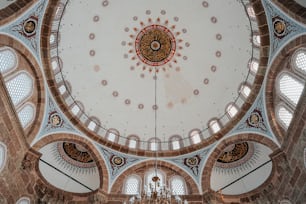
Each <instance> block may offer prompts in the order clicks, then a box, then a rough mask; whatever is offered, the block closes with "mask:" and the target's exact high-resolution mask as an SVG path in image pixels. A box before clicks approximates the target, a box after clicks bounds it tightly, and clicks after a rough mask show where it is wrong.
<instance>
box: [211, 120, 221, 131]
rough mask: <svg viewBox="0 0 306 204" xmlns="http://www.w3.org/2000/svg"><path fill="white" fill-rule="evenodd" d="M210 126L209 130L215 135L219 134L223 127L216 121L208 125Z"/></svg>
mask: <svg viewBox="0 0 306 204" xmlns="http://www.w3.org/2000/svg"><path fill="white" fill-rule="evenodd" d="M208 126H209V129H210V131H211V133H213V134H214V133H216V132H218V131H219V130H220V129H221V125H220V123H219V121H218V120H216V119H213V120H211V121H210V122H209V123H208Z"/></svg>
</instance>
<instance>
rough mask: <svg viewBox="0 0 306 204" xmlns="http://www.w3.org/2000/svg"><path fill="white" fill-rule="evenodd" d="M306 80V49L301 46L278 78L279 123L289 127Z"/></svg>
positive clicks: (285, 127) (276, 86)
mask: <svg viewBox="0 0 306 204" xmlns="http://www.w3.org/2000/svg"><path fill="white" fill-rule="evenodd" d="M305 81H306V49H305V48H300V49H298V50H297V51H295V52H294V54H293V55H292V56H291V63H290V69H289V70H286V71H283V72H281V73H280V74H279V75H278V76H277V78H276V84H275V89H276V91H277V94H278V97H279V102H278V104H277V105H276V108H275V112H276V118H277V120H278V122H279V124H280V125H281V126H282V127H283V128H284V129H287V128H288V127H289V125H290V123H291V120H292V118H293V113H294V111H295V109H296V106H297V104H298V102H299V100H300V97H301V95H302V93H303V90H304V87H305Z"/></svg>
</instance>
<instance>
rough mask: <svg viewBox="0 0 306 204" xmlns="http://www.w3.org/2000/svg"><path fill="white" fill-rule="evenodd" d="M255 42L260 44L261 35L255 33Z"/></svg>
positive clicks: (257, 44) (256, 44)
mask: <svg viewBox="0 0 306 204" xmlns="http://www.w3.org/2000/svg"><path fill="white" fill-rule="evenodd" d="M253 44H254V45H255V46H257V47H259V46H260V35H259V34H254V35H253Z"/></svg>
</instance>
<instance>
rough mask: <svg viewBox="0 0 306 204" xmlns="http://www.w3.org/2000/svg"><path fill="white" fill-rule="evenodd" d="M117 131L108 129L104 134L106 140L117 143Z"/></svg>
mask: <svg viewBox="0 0 306 204" xmlns="http://www.w3.org/2000/svg"><path fill="white" fill-rule="evenodd" d="M119 134H120V133H119V131H118V130H115V129H109V130H108V131H107V133H106V139H107V140H108V141H111V142H117V141H118V140H119Z"/></svg>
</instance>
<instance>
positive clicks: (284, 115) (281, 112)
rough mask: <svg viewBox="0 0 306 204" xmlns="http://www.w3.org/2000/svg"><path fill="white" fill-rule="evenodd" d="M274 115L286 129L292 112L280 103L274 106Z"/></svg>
mask: <svg viewBox="0 0 306 204" xmlns="http://www.w3.org/2000/svg"><path fill="white" fill-rule="evenodd" d="M276 116H277V119H278V121H279V122H280V124H281V125H282V126H283V127H284V128H285V129H287V128H288V127H289V125H290V123H291V120H292V112H291V111H290V110H289V109H288V108H287V107H286V106H285V105H284V104H280V105H278V106H277V108H276Z"/></svg>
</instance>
